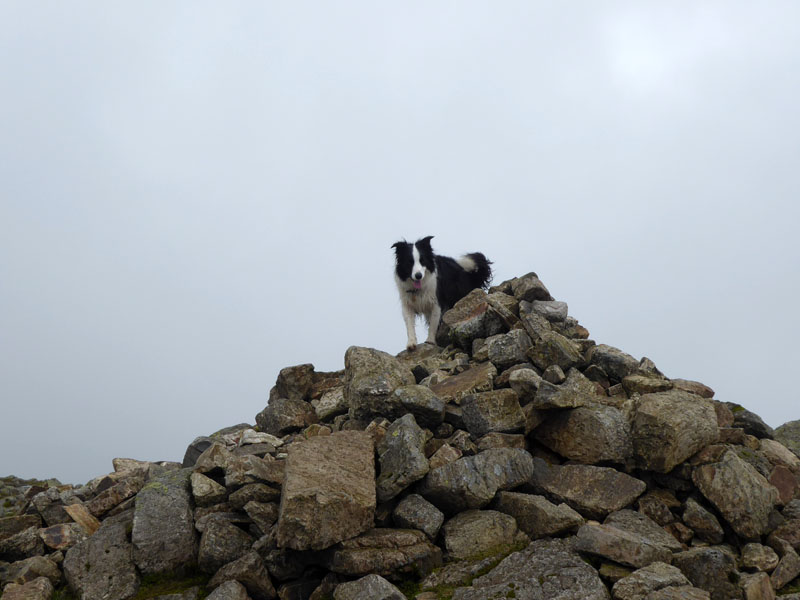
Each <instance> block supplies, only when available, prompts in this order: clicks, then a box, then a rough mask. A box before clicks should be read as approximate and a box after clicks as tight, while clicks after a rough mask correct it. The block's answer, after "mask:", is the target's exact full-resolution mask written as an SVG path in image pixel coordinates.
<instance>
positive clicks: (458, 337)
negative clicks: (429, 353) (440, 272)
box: [436, 289, 505, 349]
mask: <svg viewBox="0 0 800 600" xmlns="http://www.w3.org/2000/svg"><path fill="white" fill-rule="evenodd" d="M504 330H505V324H504V323H503V320H502V319H501V318H500V316H499V315H498V314H497V312H496V311H495V310H493V309H492V308H491V306H490V305H489V303H488V302H487V297H486V292H484V291H483V290H482V289H474V290H472V291H471V292H470V293H469V294H467V295H466V296H464V297H463V298H462V299H461V300H459V301H458V302H456V303H455V305H454V306H453V308H451V309H450V310H448V311H447V312H445V313H444V314H443V315H442V326H441V327H440V328H439V334H438V335H437V336H436V342H437V343H438V344H440V345H444V346H446V345H447V344H449V343H451V342H452V343H455V344H456V345H458V346H460V347H461V348H464V349H470V348H472V340H474V339H476V338H486V337H490V336H492V335H496V334H498V333H502V332H503V331H504Z"/></svg>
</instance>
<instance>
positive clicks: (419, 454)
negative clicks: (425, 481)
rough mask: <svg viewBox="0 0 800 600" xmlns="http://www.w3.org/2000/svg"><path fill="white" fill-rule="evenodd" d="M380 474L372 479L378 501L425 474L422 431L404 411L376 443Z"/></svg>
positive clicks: (387, 498) (390, 495) (399, 490)
mask: <svg viewBox="0 0 800 600" xmlns="http://www.w3.org/2000/svg"><path fill="white" fill-rule="evenodd" d="M378 459H379V462H380V467H381V469H380V475H378V479H377V480H376V482H375V485H376V490H377V496H378V502H386V501H388V500H391V499H392V498H394V497H395V496H397V495H398V494H399V493H400V492H402V491H403V490H404V489H406V488H407V487H408V486H409V485H411V484H412V483H414V482H415V481H419V480H420V479H422V478H423V477H425V475H426V474H427V473H428V469H429V467H428V459H427V458H425V433H424V432H423V431H422V429H420V427H419V425H417V422H416V421H415V420H414V416H413V415H411V414H407V415H405V416H404V417H402V418H400V419H397V420H396V421H395V422H394V423H392V424H391V426H390V427H389V429H388V430H387V431H386V436H385V437H384V438H383V440H382V441H381V443H380V444H378Z"/></svg>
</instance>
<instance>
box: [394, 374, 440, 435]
mask: <svg viewBox="0 0 800 600" xmlns="http://www.w3.org/2000/svg"><path fill="white" fill-rule="evenodd" d="M394 396H395V399H396V400H397V403H398V405H399V406H401V407H402V412H403V413H411V414H412V415H414V419H415V420H416V422H417V423H418V424H419V426H420V427H426V428H428V429H435V428H436V427H438V426H439V425H441V423H442V421H444V402H443V401H442V400H441V399H440V398H439V397H437V396H436V394H434V393H433V392H432V391H431V390H430V388H427V387H425V386H424V385H404V386H401V387H399V388H397V389H396V390H395V391H394ZM384 416H385V415H384ZM398 416H401V415H398Z"/></svg>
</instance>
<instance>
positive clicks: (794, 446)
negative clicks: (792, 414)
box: [775, 419, 800, 456]
mask: <svg viewBox="0 0 800 600" xmlns="http://www.w3.org/2000/svg"><path fill="white" fill-rule="evenodd" d="M775 439H776V440H777V441H779V442H780V443H781V444H783V445H784V446H786V447H787V448H788V449H789V450H791V451H792V452H794V453H795V454H796V455H797V456H800V419H798V420H797V421H789V422H788V423H784V424H783V425H781V426H780V427H778V428H777V429H776V430H775Z"/></svg>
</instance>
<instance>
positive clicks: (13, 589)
mask: <svg viewBox="0 0 800 600" xmlns="http://www.w3.org/2000/svg"><path fill="white" fill-rule="evenodd" d="M54 592H55V588H53V584H52V583H50V580H49V579H47V577H38V578H37V579H34V580H33V581H29V582H28V583H25V584H22V585H20V584H17V583H10V584H8V585H7V586H6V588H5V590H3V600H50V599H51V598H52V597H53V593H54Z"/></svg>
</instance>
